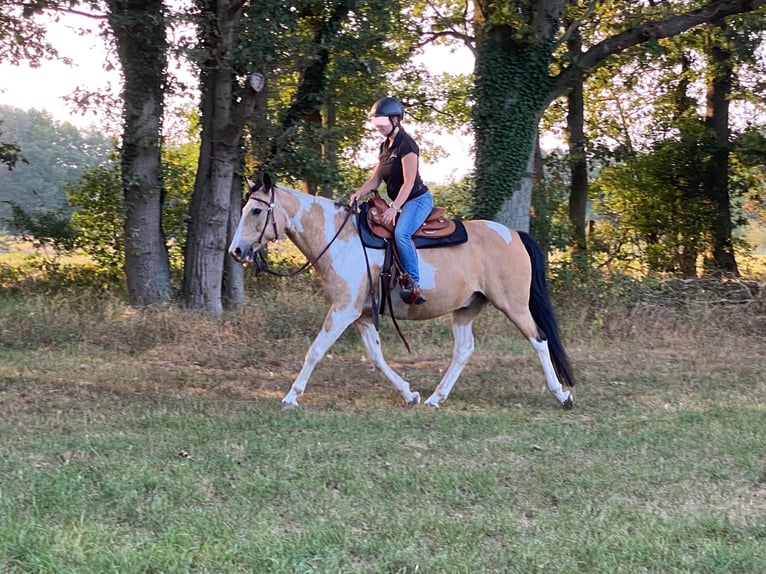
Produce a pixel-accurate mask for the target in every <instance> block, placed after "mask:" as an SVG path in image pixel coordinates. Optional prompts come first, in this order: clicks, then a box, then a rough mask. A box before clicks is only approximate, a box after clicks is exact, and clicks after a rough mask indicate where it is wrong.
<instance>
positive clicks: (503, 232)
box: [484, 221, 513, 243]
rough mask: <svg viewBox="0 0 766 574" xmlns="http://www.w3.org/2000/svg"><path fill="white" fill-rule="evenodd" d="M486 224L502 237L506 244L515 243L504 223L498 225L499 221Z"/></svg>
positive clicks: (486, 222)
mask: <svg viewBox="0 0 766 574" xmlns="http://www.w3.org/2000/svg"><path fill="white" fill-rule="evenodd" d="M484 224H485V225H486V226H487V227H489V228H490V229H491V230H493V231H495V232H496V233H497V234H498V235H499V236H500V237H502V238H503V239H504V240H505V242H506V243H510V242H511V241H513V236H512V235H511V231H510V230H509V229H508V228H507V227H506V226H505V225H503V224H502V223H498V222H497V221H485V222H484Z"/></svg>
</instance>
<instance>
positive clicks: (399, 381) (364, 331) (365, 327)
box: [354, 317, 420, 405]
mask: <svg viewBox="0 0 766 574" xmlns="http://www.w3.org/2000/svg"><path fill="white" fill-rule="evenodd" d="M354 328H355V329H356V332H357V333H359V336H360V337H361V338H362V341H363V342H364V347H365V348H366V349H367V355H369V357H370V360H371V361H372V364H373V365H375V368H376V369H378V370H379V371H380V372H381V373H383V374H384V375H385V376H386V378H387V379H388V380H389V381H391V382H392V383H393V384H394V387H396V390H397V391H399V392H400V393H401V394H402V396H403V397H404V400H405V401H406V402H407V404H408V405H417V404H420V393H418V392H417V391H415V392H413V391H411V390H410V384H409V383H408V382H407V381H405V380H404V379H403V378H402V377H400V376H399V375H398V374H397V373H396V371H394V370H393V369H392V368H391V367H389V366H388V363H387V362H386V360H385V359H384V358H383V350H382V348H381V346H380V335H379V334H378V331H377V330H376V329H375V325H374V324H373V323H372V321H371V320H370V318H369V317H360V318H359V319H357V321H356V323H354Z"/></svg>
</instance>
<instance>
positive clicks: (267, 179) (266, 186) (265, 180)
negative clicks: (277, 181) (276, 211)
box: [262, 173, 273, 191]
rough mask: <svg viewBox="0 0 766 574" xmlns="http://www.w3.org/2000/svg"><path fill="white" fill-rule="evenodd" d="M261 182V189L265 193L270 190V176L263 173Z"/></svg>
mask: <svg viewBox="0 0 766 574" xmlns="http://www.w3.org/2000/svg"><path fill="white" fill-rule="evenodd" d="M262 181H263V188H264V189H265V190H267V191H268V190H270V189H271V187H272V185H273V182H272V181H271V176H270V175H269V174H268V173H264V174H263V177H262Z"/></svg>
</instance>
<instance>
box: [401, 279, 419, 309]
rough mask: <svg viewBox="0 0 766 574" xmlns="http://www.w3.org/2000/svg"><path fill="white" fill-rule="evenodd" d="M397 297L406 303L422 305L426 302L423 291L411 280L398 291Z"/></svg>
mask: <svg viewBox="0 0 766 574" xmlns="http://www.w3.org/2000/svg"><path fill="white" fill-rule="evenodd" d="M399 297H401V298H402V301H404V302H405V303H407V305H412V304H415V305H422V304H423V303H425V302H426V299H425V297H423V293H422V291H421V290H420V285H418V284H417V283H412V282H410V283H409V284H408V285H407V287H405V288H403V289H402V290H401V291H400V292H399Z"/></svg>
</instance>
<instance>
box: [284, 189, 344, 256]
mask: <svg viewBox="0 0 766 574" xmlns="http://www.w3.org/2000/svg"><path fill="white" fill-rule="evenodd" d="M281 189H282V192H283V193H286V194H287V196H289V197H286V201H285V202H282V203H283V204H284V205H285V213H286V214H287V218H288V221H287V226H286V227H285V234H286V235H287V237H288V238H289V239H290V241H292V242H293V243H295V246H296V247H297V248H298V249H299V250H300V252H301V253H303V255H305V256H306V257H307V258H309V259H314V258H316V257H317V256H318V255H319V254H320V253H321V252H322V250H323V249H324V248H325V247H326V246H327V244H328V243H329V242H330V240H331V239H332V237H333V235H334V234H335V232H336V231H337V229H336V221H337V219H338V218H337V217H336V216H337V214H338V211H339V209H340V208H338V207H337V206H336V205H335V203H333V202H332V201H331V200H329V199H325V198H322V197H316V196H313V195H308V194H306V193H302V192H300V191H297V190H294V189H289V188H281Z"/></svg>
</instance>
